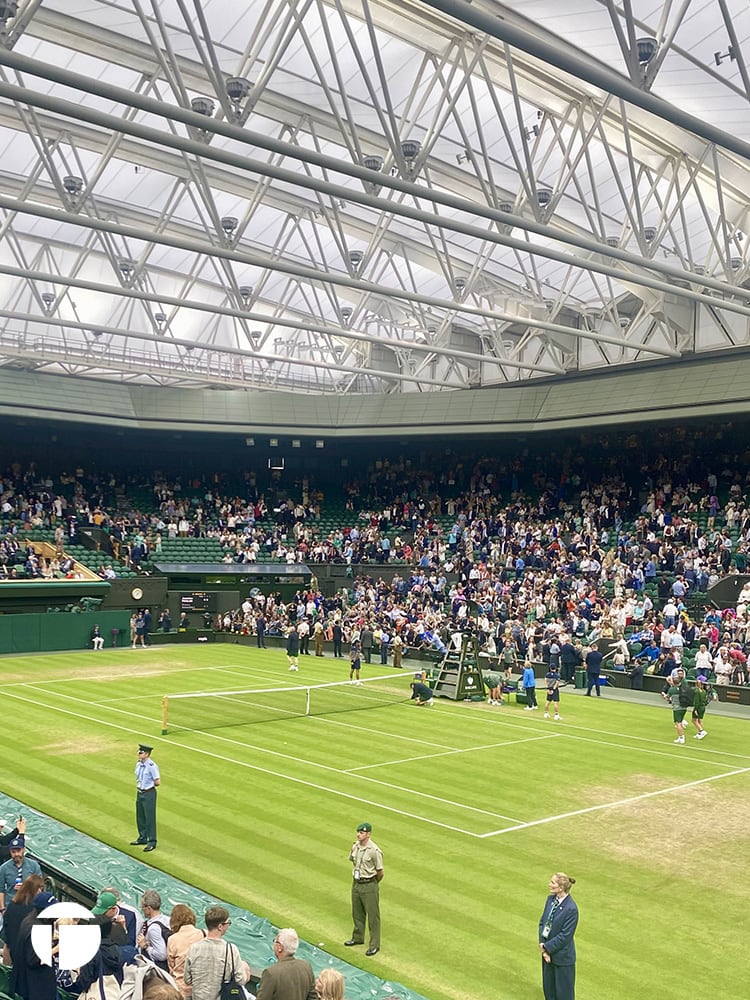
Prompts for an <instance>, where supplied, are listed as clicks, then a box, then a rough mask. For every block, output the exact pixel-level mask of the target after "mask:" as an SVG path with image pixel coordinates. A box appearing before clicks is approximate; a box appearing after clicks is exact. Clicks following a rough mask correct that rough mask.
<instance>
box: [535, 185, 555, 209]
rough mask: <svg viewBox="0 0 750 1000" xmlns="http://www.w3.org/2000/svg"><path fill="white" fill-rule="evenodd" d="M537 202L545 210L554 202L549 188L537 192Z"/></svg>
mask: <svg viewBox="0 0 750 1000" xmlns="http://www.w3.org/2000/svg"><path fill="white" fill-rule="evenodd" d="M536 201H537V204H538V205H539V207H540V208H545V207H546V206H547V205H549V203H550V202H551V201H552V192H551V191H550V189H549V188H539V189H538V190H537V192H536Z"/></svg>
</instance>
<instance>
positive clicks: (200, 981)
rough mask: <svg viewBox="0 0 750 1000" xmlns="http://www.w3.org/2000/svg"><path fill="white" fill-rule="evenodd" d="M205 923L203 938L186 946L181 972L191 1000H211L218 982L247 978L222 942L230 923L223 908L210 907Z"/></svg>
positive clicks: (247, 972)
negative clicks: (190, 993) (185, 955)
mask: <svg viewBox="0 0 750 1000" xmlns="http://www.w3.org/2000/svg"><path fill="white" fill-rule="evenodd" d="M205 922H206V936H205V937H204V938H203V940H201V941H196V942H195V943H194V944H192V945H191V946H190V948H189V950H188V953H187V957H186V959H185V968H184V973H183V977H184V983H185V985H186V986H190V987H191V988H192V990H193V997H194V998H195V1000H215V998H217V997H218V995H219V990H220V989H221V984H222V982H232V981H234V982H236V983H239V984H240V986H242V985H243V984H244V983H246V982H247V981H248V979H249V978H250V969H249V967H248V965H247V963H246V962H244V961H243V960H242V958H241V957H240V953H239V951H238V950H237V946H236V945H234V944H230V943H229V942H227V941H224V940H222V939H223V937H224V935H225V934H226V932H227V931H228V930H229V926H230V924H231V922H232V921H231V920H230V919H229V911H228V910H226V909H225V908H224V907H223V906H210V907H209V908H208V909H207V910H206V915H205ZM311 1000H313V998H311Z"/></svg>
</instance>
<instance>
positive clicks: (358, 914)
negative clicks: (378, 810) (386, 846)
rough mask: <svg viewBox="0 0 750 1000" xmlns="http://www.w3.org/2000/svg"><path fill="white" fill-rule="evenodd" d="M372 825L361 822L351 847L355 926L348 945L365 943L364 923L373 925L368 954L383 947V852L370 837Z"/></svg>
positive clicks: (345, 942) (371, 926) (374, 953)
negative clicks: (381, 887)
mask: <svg viewBox="0 0 750 1000" xmlns="http://www.w3.org/2000/svg"><path fill="white" fill-rule="evenodd" d="M371 834H372V826H371V824H370V823H360V824H359V826H358V827H357V839H356V841H355V842H354V843H353V844H352V849H351V851H349V860H350V861H351V863H352V865H353V871H352V875H353V881H352V921H353V922H354V930H353V931H352V936H351V938H350V939H349V940H348V941H344V944H345V945H346V946H347V947H351V946H352V945H356V944H364V943H365V923H367V924H368V925H369V928H370V943H369V945H368V948H367V951H366V952H365V954H366V955H377V953H378V952H379V951H380V882H381V881H382V878H383V852H382V851H381V850H380V848H379V847H378V845H377V844H376V843H375V842H374V841H373V840H371V839H370V835H371Z"/></svg>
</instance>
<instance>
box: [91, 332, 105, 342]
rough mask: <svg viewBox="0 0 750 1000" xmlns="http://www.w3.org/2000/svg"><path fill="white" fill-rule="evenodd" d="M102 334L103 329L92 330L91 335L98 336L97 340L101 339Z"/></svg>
mask: <svg viewBox="0 0 750 1000" xmlns="http://www.w3.org/2000/svg"><path fill="white" fill-rule="evenodd" d="M101 335H102V331H101V330H92V331H91V336H92V337H96V339H97V340H98V339H99V337H101Z"/></svg>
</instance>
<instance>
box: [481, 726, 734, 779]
mask: <svg viewBox="0 0 750 1000" xmlns="http://www.w3.org/2000/svg"><path fill="white" fill-rule="evenodd" d="M480 721H482V722H485V723H487V724H488V725H491V726H493V725H494V726H511V727H512V728H514V729H519V728H522V729H525V730H526V731H528V728H527V726H522V725H520V724H519V723H507V722H504V721H503V720H501V719H496V720H495V719H481V720H480ZM670 721H671V720H670ZM535 722H536V720H532V719H529V724H531V725H534V723H535ZM536 725H537V726H538V727H539V728H546V726H547V725H550V728H552V727H554V729H555V731H556V732H558V733H559V734H560V735H561V736H567V737H568V739H571V740H578V741H580V742H581V743H595V744H597V745H598V746H605V747H618V748H619V749H621V750H632V751H633V752H634V753H647V754H654V755H656V756H657V757H668V758H669V759H670V760H674V759H675V758H677V757H679V759H680V760H691V761H696V762H697V763H699V764H710V765H711V766H712V767H729V768H732V767H735V766H736V765H735V764H725V763H724V762H723V761H721V760H713V759H712V758H710V757H709V756H708V753H714V754H721V756H723V757H735V758H739V759H740V760H750V756H748V755H747V754H740V753H732V751H730V750H716V749H714V748H713V747H707V746H703V745H702V746H701V755H700V757H693V756H691V755H689V754H687V753H680V751H679V750H677V749H676V748H672V749H671V750H670V749H669V748H668V747H669V746H671V743H672V741H671V740H666V739H665V740H657V739H654V738H653V737H652V736H630V735H629V734H628V733H613V732H611V731H610V730H607V729H587V728H584V727H583V726H571V725H570V724H569V723H566V722H564V721H563V722H550V723H545V722H544V721H542V720H541V719H540V720H539V722H537V723H536ZM571 729H583V731H584V732H594V733H601V734H603V735H605V736H607V735H608V736H613V737H615V738H616V739H621V740H631V741H637V742H641V743H655V744H657V745H659V746H662V747H663V748H664V749H662V750H652V749H650V748H649V747H639V746H634V745H633V743H632V742H628V743H615V742H613V741H612V740H597V739H594V738H593V737H590V736H578V735H577V734H576V733H575V732H570V731H569V730H571ZM665 743H668V746H665Z"/></svg>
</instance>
